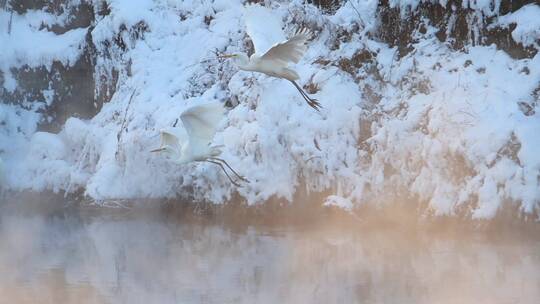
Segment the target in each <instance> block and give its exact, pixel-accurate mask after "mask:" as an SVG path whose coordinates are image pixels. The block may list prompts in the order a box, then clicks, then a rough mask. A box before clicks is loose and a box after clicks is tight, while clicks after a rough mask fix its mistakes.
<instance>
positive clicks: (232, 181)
mask: <svg viewBox="0 0 540 304" xmlns="http://www.w3.org/2000/svg"><path fill="white" fill-rule="evenodd" d="M206 161H207V162H209V163H212V164H216V165H218V166H219V167H220V168H221V170H223V173H225V175H227V177H228V178H229V181H231V183H232V184H233V185H235V186H236V187H240V184H238V183H237V182H235V181H234V180H233V179H232V178H231V176H230V175H229V173H227V171H226V170H225V168H224V167H223V165H222V164H221V163H219V162H217V161H213V160H206Z"/></svg>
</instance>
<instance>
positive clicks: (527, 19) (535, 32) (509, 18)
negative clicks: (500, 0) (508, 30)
mask: <svg viewBox="0 0 540 304" xmlns="http://www.w3.org/2000/svg"><path fill="white" fill-rule="evenodd" d="M539 15H540V6H538V5H534V4H529V5H525V6H523V7H522V8H520V9H518V10H517V11H515V12H514V13H511V14H508V15H504V16H501V17H499V19H498V22H497V24H498V25H501V26H504V27H508V26H509V25H510V24H512V23H515V24H516V28H515V29H514V30H513V31H512V38H514V40H515V41H517V42H521V43H522V44H523V45H526V46H537V47H538V46H539V42H540V18H538V16H539Z"/></svg>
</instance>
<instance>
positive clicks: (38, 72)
mask: <svg viewBox="0 0 540 304" xmlns="http://www.w3.org/2000/svg"><path fill="white" fill-rule="evenodd" d="M3 7H4V10H7V11H8V12H9V13H10V15H13V14H18V15H20V16H24V15H25V14H27V13H28V12H29V11H30V10H38V11H43V12H46V13H48V14H51V15H55V16H58V17H59V19H64V20H61V21H62V22H58V23H55V22H52V23H49V24H45V23H42V24H41V26H40V28H42V29H47V30H48V31H50V32H52V33H54V34H56V35H62V34H65V33H66V32H68V31H71V30H74V29H85V30H87V35H86V41H85V43H84V44H83V46H82V49H81V50H80V54H79V56H78V58H77V60H76V61H75V62H69V63H63V62H61V61H59V60H52V62H51V64H50V65H42V66H29V65H28V64H24V62H23V63H22V64H19V65H17V66H15V67H10V68H9V71H10V74H11V75H10V77H13V78H14V80H15V81H16V88H15V90H7V89H6V88H4V87H1V88H0V100H1V101H2V102H3V103H8V104H19V105H21V106H22V107H24V108H32V107H33V105H31V104H32V103H38V104H40V110H39V111H40V112H42V113H43V114H44V118H45V119H43V120H42V121H41V123H40V126H39V129H40V130H44V131H51V132H58V131H59V130H60V129H61V128H62V126H63V124H64V122H65V121H66V119H67V118H68V117H70V116H75V117H81V118H91V117H93V116H94V115H95V114H96V113H98V112H99V110H100V108H101V105H102V103H103V102H106V101H107V100H108V99H110V96H106V97H103V96H98V95H97V94H96V92H97V91H96V84H95V81H94V72H95V62H96V52H95V48H94V46H93V43H92V39H91V36H90V30H91V28H92V25H93V23H94V21H95V18H94V7H93V6H92V5H91V3H89V2H84V1H81V2H80V3H76V4H71V3H69V2H68V3H65V1H52V2H51V1H28V0H14V1H8V2H6V3H4V4H3ZM11 18H13V17H12V16H11ZM8 30H9V27H8ZM2 78H4V76H3V73H2V72H1V71H0V80H2ZM0 82H2V81H0Z"/></svg>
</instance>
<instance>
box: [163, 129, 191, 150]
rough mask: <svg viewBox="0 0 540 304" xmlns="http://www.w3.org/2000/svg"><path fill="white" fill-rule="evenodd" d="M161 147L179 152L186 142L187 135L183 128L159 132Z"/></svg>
mask: <svg viewBox="0 0 540 304" xmlns="http://www.w3.org/2000/svg"><path fill="white" fill-rule="evenodd" d="M160 134H161V145H160V146H161V147H165V146H170V147H171V148H173V149H175V150H176V151H181V149H182V147H183V146H184V145H185V144H186V143H187V141H188V134H187V132H186V130H185V129H184V128H172V127H171V128H166V129H162V130H161V131H160Z"/></svg>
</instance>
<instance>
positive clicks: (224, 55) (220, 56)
mask: <svg viewBox="0 0 540 304" xmlns="http://www.w3.org/2000/svg"><path fill="white" fill-rule="evenodd" d="M234 56H235V55H234V54H221V55H218V58H233V57H234Z"/></svg>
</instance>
